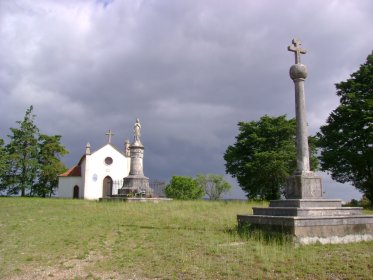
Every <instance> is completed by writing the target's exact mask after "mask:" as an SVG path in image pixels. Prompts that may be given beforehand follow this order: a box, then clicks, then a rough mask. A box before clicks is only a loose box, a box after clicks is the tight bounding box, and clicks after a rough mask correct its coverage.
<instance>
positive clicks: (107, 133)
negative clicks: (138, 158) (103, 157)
mask: <svg viewBox="0 0 373 280" xmlns="http://www.w3.org/2000/svg"><path fill="white" fill-rule="evenodd" d="M105 135H107V136H109V144H110V143H111V136H113V135H114V133H113V132H112V131H111V129H109V131H108V132H106V133H105Z"/></svg>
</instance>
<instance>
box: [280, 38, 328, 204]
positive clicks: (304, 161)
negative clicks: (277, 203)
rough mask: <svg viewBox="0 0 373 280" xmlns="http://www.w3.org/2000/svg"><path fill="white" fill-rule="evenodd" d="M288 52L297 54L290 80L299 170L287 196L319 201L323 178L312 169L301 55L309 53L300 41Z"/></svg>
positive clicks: (291, 178) (295, 41)
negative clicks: (291, 82)
mask: <svg viewBox="0 0 373 280" xmlns="http://www.w3.org/2000/svg"><path fill="white" fill-rule="evenodd" d="M288 50H289V51H291V52H294V53H295V64H294V65H292V66H291V67H290V78H291V79H292V80H293V82H294V86H295V118H296V122H297V136H296V141H297V142H296V146H297V170H296V171H295V172H294V174H293V176H290V177H289V180H288V184H287V186H286V190H285V192H286V194H285V196H286V198H288V199H319V198H322V185H321V178H320V177H317V176H315V174H314V173H313V172H312V171H311V169H310V153H309V147H308V131H307V118H306V105H305V104H306V102H305V94H304V80H305V79H306V78H307V68H306V66H305V65H303V64H302V63H301V62H300V55H301V54H305V53H306V52H307V51H306V50H305V49H303V48H302V47H301V43H300V41H299V40H298V39H293V41H292V45H290V46H289V47H288Z"/></svg>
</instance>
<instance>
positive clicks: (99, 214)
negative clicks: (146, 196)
mask: <svg viewBox="0 0 373 280" xmlns="http://www.w3.org/2000/svg"><path fill="white" fill-rule="evenodd" d="M258 204H260V205H262V204H261V203H250V204H249V203H244V202H208V201H172V202H164V203H158V204H152V203H122V202H120V203H118V202H116V203H114V202H93V201H83V200H62V199H38V198H0V278H1V279H12V278H14V279H30V278H31V279H373V242H362V243H354V244H340V245H312V246H304V247H298V248H297V247H294V246H293V245H291V244H289V243H286V242H285V243H284V242H281V240H278V239H274V240H266V239H264V238H260V236H254V237H247V236H246V237H245V236H244V235H240V234H238V233H237V230H236V224H237V222H236V215H237V214H238V213H251V207H252V206H254V205H256V206H257V205H258ZM366 213H369V214H372V213H373V211H366Z"/></svg>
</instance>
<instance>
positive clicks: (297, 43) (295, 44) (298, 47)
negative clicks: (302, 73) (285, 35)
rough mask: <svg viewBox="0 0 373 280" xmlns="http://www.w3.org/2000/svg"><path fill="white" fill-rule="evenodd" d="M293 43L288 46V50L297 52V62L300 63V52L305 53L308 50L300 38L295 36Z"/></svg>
mask: <svg viewBox="0 0 373 280" xmlns="http://www.w3.org/2000/svg"><path fill="white" fill-rule="evenodd" d="M291 42H292V45H290V46H288V51H291V52H294V53H295V64H300V54H305V53H307V51H306V50H305V49H303V48H302V47H301V45H302V44H301V42H300V40H299V39H296V38H294V39H293V40H292V41H291Z"/></svg>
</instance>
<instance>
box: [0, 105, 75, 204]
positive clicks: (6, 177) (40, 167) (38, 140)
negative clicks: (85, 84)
mask: <svg viewBox="0 0 373 280" xmlns="http://www.w3.org/2000/svg"><path fill="white" fill-rule="evenodd" d="M32 111H33V106H30V107H29V108H28V109H27V110H26V113H25V116H24V118H23V120H22V121H17V122H16V123H17V124H18V127H16V128H10V134H8V135H7V137H8V138H9V142H8V143H7V144H5V141H4V140H3V139H1V138H0V192H1V193H2V194H7V195H17V194H20V195H21V196H42V197H46V196H52V195H53V194H54V192H55V190H56V189H57V187H58V177H57V176H58V174H61V173H62V172H64V171H65V170H66V167H65V166H64V164H63V163H62V162H61V160H60V159H61V157H62V156H64V155H66V154H67V153H68V151H67V150H66V149H65V147H64V146H63V145H62V144H61V136H60V135H47V134H42V133H40V131H39V129H38V127H37V126H36V125H35V123H34V120H35V117H36V116H35V115H34V114H33V112H32Z"/></svg>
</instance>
